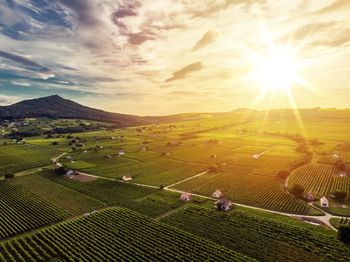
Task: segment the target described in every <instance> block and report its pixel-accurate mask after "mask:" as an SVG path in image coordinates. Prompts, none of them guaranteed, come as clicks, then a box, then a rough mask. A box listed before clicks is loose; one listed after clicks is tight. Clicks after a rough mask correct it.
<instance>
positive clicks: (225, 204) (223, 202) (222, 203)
mask: <svg viewBox="0 0 350 262" xmlns="http://www.w3.org/2000/svg"><path fill="white" fill-rule="evenodd" d="M216 206H217V208H218V209H219V210H223V211H227V210H230V209H231V207H232V206H233V203H232V202H231V201H230V200H228V199H225V198H223V199H220V200H219V201H217V202H216Z"/></svg>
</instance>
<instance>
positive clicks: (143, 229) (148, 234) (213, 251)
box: [0, 208, 251, 261]
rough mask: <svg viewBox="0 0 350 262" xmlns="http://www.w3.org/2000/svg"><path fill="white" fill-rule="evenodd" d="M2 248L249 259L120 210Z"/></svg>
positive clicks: (65, 254) (32, 257) (82, 255)
mask: <svg viewBox="0 0 350 262" xmlns="http://www.w3.org/2000/svg"><path fill="white" fill-rule="evenodd" d="M77 243H79V244H77ZM1 250H2V252H1V253H0V261H5V260H6V261H43V260H53V259H59V260H63V261H77V260H82V261H109V260H116V259H118V260H124V261H132V260H142V261H158V260H159V261H160V260H165V261H251V260H249V259H248V257H245V256H243V255H241V254H239V253H237V252H234V251H231V250H230V249H228V248H225V247H223V246H221V245H218V244H215V243H214V242H211V241H210V240H205V239H203V238H200V237H198V236H195V235H192V234H191V233H187V232H185V231H182V230H180V229H177V228H174V227H172V226H169V225H166V224H163V223H159V222H156V221H154V220H151V219H148V218H147V217H145V216H142V215H139V214H137V213H134V212H132V211H130V210H127V209H118V208H117V209H108V210H104V211H101V212H97V213H95V214H92V215H89V216H87V217H84V218H80V219H78V220H74V221H70V222H65V223H62V224H59V225H57V226H52V227H50V228H47V229H44V230H42V231H40V232H38V233H35V234H32V235H28V236H26V237H22V238H19V239H16V240H12V241H8V242H5V243H2V245H1Z"/></svg>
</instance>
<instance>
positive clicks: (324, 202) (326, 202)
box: [320, 196, 329, 207]
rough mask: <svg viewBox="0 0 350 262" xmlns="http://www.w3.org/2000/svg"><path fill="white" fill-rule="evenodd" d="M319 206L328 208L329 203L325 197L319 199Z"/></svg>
mask: <svg viewBox="0 0 350 262" xmlns="http://www.w3.org/2000/svg"><path fill="white" fill-rule="evenodd" d="M320 205H321V207H329V201H328V199H327V198H326V197H325V196H323V197H321V199H320Z"/></svg>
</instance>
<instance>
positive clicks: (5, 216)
mask: <svg viewBox="0 0 350 262" xmlns="http://www.w3.org/2000/svg"><path fill="white" fill-rule="evenodd" d="M0 210H1V212H0V239H4V238H7V237H9V236H12V235H16V234H19V233H23V232H26V231H29V230H32V229H35V228H38V227H41V226H43V225H47V224H49V223H53V222H57V221H60V220H62V219H63V218H64V217H66V216H67V215H68V213H67V212H66V211H64V210H63V209H59V208H56V207H54V206H52V205H51V204H50V203H49V202H48V201H45V200H43V199H41V198H39V197H37V196H36V195H34V194H32V193H30V192H29V191H27V190H26V188H24V187H23V186H21V185H17V184H15V183H14V182H13V181H5V180H2V181H0Z"/></svg>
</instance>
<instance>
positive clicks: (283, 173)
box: [276, 170, 290, 180]
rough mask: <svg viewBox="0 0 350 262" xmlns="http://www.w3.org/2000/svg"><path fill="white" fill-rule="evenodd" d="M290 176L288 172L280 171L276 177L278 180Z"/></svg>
mask: <svg viewBox="0 0 350 262" xmlns="http://www.w3.org/2000/svg"><path fill="white" fill-rule="evenodd" d="M289 175H290V172H289V171H288V170H281V171H279V172H278V173H277V174H276V176H277V177H278V178H280V179H283V180H285V179H287V177H288V176H289Z"/></svg>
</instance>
